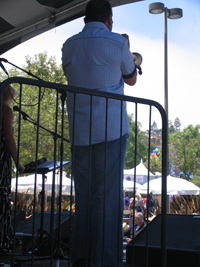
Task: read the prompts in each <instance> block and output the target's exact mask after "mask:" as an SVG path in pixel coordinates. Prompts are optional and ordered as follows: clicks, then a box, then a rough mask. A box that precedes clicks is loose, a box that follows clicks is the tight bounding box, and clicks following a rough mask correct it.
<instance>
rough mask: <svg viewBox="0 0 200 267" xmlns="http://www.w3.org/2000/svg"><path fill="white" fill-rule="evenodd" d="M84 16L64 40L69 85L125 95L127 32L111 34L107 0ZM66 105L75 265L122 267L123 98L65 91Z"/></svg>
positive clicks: (132, 75)
mask: <svg viewBox="0 0 200 267" xmlns="http://www.w3.org/2000/svg"><path fill="white" fill-rule="evenodd" d="M84 21H85V27H84V28H83V30H82V32H80V33H78V34H76V35H74V36H72V37H71V38H69V39H68V40H67V41H66V42H65V43H64V44H63V48H62V64H63V70H64V73H65V75H66V77H67V81H68V85H71V86H77V87H84V88H87V89H95V90H98V91H104V92H109V93H116V94H121V95H123V94H124V82H125V83H127V84H128V85H134V84H135V83H136V76H137V70H136V67H135V64H134V62H133V59H132V57H131V55H130V51H129V43H128V40H127V39H128V36H125V35H124V36H122V35H120V34H117V33H112V8H111V5H110V3H109V1H107V0H91V1H90V2H89V3H88V5H87V7H86V16H85V19H84ZM74 103H75V104H74ZM74 105H75V106H74ZM67 106H68V117H69V131H70V140H71V143H72V155H73V156H72V160H73V162H72V163H73V170H74V182H75V193H76V212H75V218H74V225H73V235H72V264H73V267H80V266H86V264H89V265H90V266H91V267H102V266H121V265H122V214H123V179H122V177H123V166H124V161H125V153H126V140H127V137H128V133H129V128H128V116H127V112H126V103H125V102H123V108H122V109H121V102H120V101H119V100H114V99H108V102H106V99H105V98H102V97H92V99H91V98H90V96H88V95H84V94H74V93H70V92H68V93H67ZM121 112H122V125H121ZM121 128H122V130H121Z"/></svg>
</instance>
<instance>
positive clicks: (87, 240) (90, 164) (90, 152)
mask: <svg viewBox="0 0 200 267" xmlns="http://www.w3.org/2000/svg"><path fill="white" fill-rule="evenodd" d="M91 141H92V95H90V132H89V162H88V168H89V169H88V170H89V172H88V196H87V197H88V205H87V229H86V266H88V257H89V231H90V187H91V168H92V160H91V157H92V142H91Z"/></svg>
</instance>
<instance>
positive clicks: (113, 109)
mask: <svg viewBox="0 0 200 267" xmlns="http://www.w3.org/2000/svg"><path fill="white" fill-rule="evenodd" d="M62 65H63V70H64V73H65V75H66V77H67V82H68V84H69V85H72V86H78V87H83V88H88V89H96V90H99V91H105V92H110V93H116V94H122V95H123V94H124V81H123V77H124V78H128V77H133V75H134V73H135V64H134V62H133V59H132V57H131V55H130V50H129V48H128V43H127V39H126V38H124V37H123V36H122V35H120V34H117V33H113V32H110V31H109V29H108V28H107V27H106V25H105V24H104V23H101V22H89V23H87V24H86V25H85V27H84V28H83V30H82V32H80V33H78V34H76V35H74V36H72V37H71V38H69V39H68V40H67V41H66V42H65V43H64V44H63V48H62ZM73 97H74V96H73V93H69V92H68V93H67V106H68V116H69V131H70V140H72V137H73V133H72V130H73V103H74V101H73ZM120 120H121V103H120V101H118V100H112V99H109V101H108V123H107V125H108V128H107V141H113V140H116V139H118V138H119V137H120ZM105 125H106V100H105V99H104V98H101V97H93V99H92V132H91V143H92V144H96V143H100V142H104V141H105ZM128 133H129V127H128V116H127V111H126V103H123V125H122V135H124V134H128ZM89 136H90V97H89V96H87V95H83V94H77V95H76V116H75V131H74V144H75V145H80V146H82V145H89Z"/></svg>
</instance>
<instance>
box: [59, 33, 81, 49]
mask: <svg viewBox="0 0 200 267" xmlns="http://www.w3.org/2000/svg"><path fill="white" fill-rule="evenodd" d="M81 35H82V32H79V33H76V34H74V35H72V36H71V37H69V38H68V39H67V40H66V41H65V42H64V43H63V46H65V45H67V44H69V43H71V42H72V41H74V40H76V39H78V38H80V37H81Z"/></svg>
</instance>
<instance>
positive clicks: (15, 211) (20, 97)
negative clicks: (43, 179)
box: [0, 84, 22, 264]
mask: <svg viewBox="0 0 200 267" xmlns="http://www.w3.org/2000/svg"><path fill="white" fill-rule="evenodd" d="M21 100H22V84H20V95H19V103H20V104H19V107H20V110H21ZM18 125H19V126H18V140H17V166H18V164H19V146H20V129H21V116H20V114H19V120H18ZM0 133H1V131H0ZM0 135H1V134H0ZM11 178H12V177H11ZM17 186H18V167H17V173H16V187H15V188H16V190H15V209H14V222H13V225H14V236H13V239H14V242H13V253H12V264H13V263H14V252H15V237H16V236H15V232H16V231H15V225H16V214H17Z"/></svg>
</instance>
